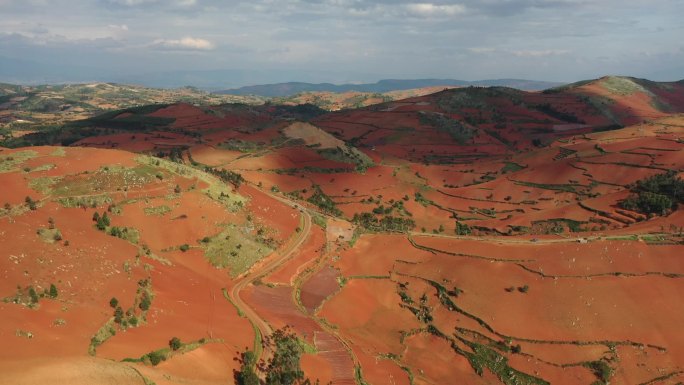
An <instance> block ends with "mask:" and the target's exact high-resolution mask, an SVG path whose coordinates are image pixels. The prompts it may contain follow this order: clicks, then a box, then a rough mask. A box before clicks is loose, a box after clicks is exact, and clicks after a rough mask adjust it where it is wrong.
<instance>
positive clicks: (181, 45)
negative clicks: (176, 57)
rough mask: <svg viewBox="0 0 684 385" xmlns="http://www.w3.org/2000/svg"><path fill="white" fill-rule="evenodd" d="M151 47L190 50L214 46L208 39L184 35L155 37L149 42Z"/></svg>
mask: <svg viewBox="0 0 684 385" xmlns="http://www.w3.org/2000/svg"><path fill="white" fill-rule="evenodd" d="M151 45H152V46H153V47H159V48H163V49H169V50H191V51H209V50H212V49H214V48H215V47H216V46H215V45H214V43H212V42H210V41H209V40H205V39H199V38H194V37H184V38H182V39H177V40H176V39H157V40H155V41H153V42H152V44H151Z"/></svg>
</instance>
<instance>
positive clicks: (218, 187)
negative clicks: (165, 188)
mask: <svg viewBox="0 0 684 385" xmlns="http://www.w3.org/2000/svg"><path fill="white" fill-rule="evenodd" d="M136 161H137V162H138V163H140V164H146V165H151V166H154V167H159V168H162V169H165V170H166V171H168V172H170V173H172V174H176V175H179V176H183V177H186V178H197V179H199V180H201V181H202V182H205V183H207V184H208V185H209V187H207V188H206V189H204V190H202V192H203V193H204V194H205V195H207V196H208V197H209V198H211V199H212V200H214V201H216V202H218V203H220V204H222V205H223V206H225V207H226V208H227V209H229V210H231V211H233V212H235V211H238V210H240V209H241V208H242V207H243V206H244V204H245V202H246V201H247V199H246V198H245V197H243V196H241V195H239V194H237V193H235V192H234V191H233V189H232V188H231V187H230V186H228V185H227V184H226V183H224V182H223V181H221V179H220V178H219V177H217V176H215V175H211V174H209V173H207V172H204V171H203V170H198V169H196V168H193V167H190V166H186V165H184V164H180V163H176V162H172V161H170V160H166V159H161V158H155V157H151V156H146V155H139V156H138V157H137V158H136Z"/></svg>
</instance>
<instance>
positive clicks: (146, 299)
mask: <svg viewBox="0 0 684 385" xmlns="http://www.w3.org/2000/svg"><path fill="white" fill-rule="evenodd" d="M150 305H152V301H151V300H150V296H149V295H147V293H145V294H143V296H142V299H141V300H140V305H138V307H139V308H140V310H142V311H147V310H149V309H150Z"/></svg>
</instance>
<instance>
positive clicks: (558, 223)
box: [532, 218, 587, 234]
mask: <svg viewBox="0 0 684 385" xmlns="http://www.w3.org/2000/svg"><path fill="white" fill-rule="evenodd" d="M585 224H587V222H582V221H576V220H573V219H567V218H554V219H546V220H541V221H534V222H532V229H533V230H535V231H539V230H542V232H544V233H547V234H561V233H563V232H564V231H565V229H566V228H567V229H568V230H570V232H572V233H578V232H581V231H584V230H585V229H584V228H583V227H582V226H583V225H585Z"/></svg>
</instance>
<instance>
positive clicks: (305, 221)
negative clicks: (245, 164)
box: [229, 194, 311, 361]
mask: <svg viewBox="0 0 684 385" xmlns="http://www.w3.org/2000/svg"><path fill="white" fill-rule="evenodd" d="M267 195H269V196H271V197H272V198H274V199H277V200H278V201H280V202H282V203H284V204H286V205H288V206H290V207H292V208H298V207H299V205H297V204H296V203H293V202H291V201H288V200H286V199H284V198H281V197H278V196H275V195H271V194H267ZM300 213H301V218H302V226H301V228H300V231H299V232H297V233H296V234H295V236H294V237H293V238H292V239H290V240H289V241H288V242H287V244H286V245H285V246H284V247H283V248H282V249H280V250H278V251H276V252H274V254H276V253H277V254H278V255H274V256H272V257H269V258H272V259H271V260H269V261H268V262H266V263H265V264H263V265H261V266H259V267H258V268H257V269H255V270H251V271H249V272H248V273H247V274H245V275H243V276H242V277H240V278H239V279H238V280H237V282H236V283H235V285H234V286H233V288H232V290H231V291H230V293H229V296H230V299H231V300H232V301H233V303H234V304H235V306H237V308H238V309H239V310H240V311H241V312H242V313H243V314H244V315H245V317H247V318H248V319H249V321H250V322H251V323H252V325H253V326H254V327H255V328H256V329H258V331H259V333H261V336H262V337H264V336H268V335H270V334H271V333H272V332H273V328H271V325H269V324H268V322H266V320H264V319H263V318H261V317H260V316H259V315H258V314H257V312H256V311H255V310H254V309H253V308H252V307H250V306H249V305H248V304H247V303H246V302H245V301H244V300H243V299H242V297H240V292H241V291H242V290H244V289H245V288H246V287H247V286H248V285H250V284H252V283H254V281H256V280H257V279H259V278H261V277H263V276H265V275H266V274H268V273H269V272H270V271H272V270H274V269H276V268H277V267H278V266H280V265H281V264H283V263H284V262H285V261H287V260H288V259H289V258H290V257H291V256H292V254H293V253H294V252H295V251H296V250H297V249H298V248H299V246H301V245H302V243H304V241H305V240H306V239H307V238H308V236H309V232H310V231H311V215H310V214H309V213H308V212H307V211H306V210H300ZM254 349H255V352H256V353H257V356H258V357H259V358H260V359H263V360H264V361H267V358H268V357H264V352H263V351H262V350H261V346H254Z"/></svg>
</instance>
